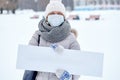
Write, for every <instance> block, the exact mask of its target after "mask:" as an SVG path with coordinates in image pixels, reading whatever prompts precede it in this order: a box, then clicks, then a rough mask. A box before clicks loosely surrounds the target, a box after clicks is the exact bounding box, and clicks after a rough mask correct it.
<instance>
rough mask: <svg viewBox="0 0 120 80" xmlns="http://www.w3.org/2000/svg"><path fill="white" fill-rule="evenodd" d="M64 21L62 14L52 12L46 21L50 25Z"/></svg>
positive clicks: (56, 24) (57, 24)
mask: <svg viewBox="0 0 120 80" xmlns="http://www.w3.org/2000/svg"><path fill="white" fill-rule="evenodd" d="M63 22H64V16H63V15H58V14H53V15H49V16H48V23H49V24H50V25H51V26H54V27H56V26H59V25H60V24H62V23H63Z"/></svg>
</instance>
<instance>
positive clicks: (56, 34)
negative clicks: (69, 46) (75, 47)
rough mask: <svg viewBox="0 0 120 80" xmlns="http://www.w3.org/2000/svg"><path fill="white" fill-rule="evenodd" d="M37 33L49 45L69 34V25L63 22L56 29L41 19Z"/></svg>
mask: <svg viewBox="0 0 120 80" xmlns="http://www.w3.org/2000/svg"><path fill="white" fill-rule="evenodd" d="M38 28H39V31H40V32H41V37H42V38H43V39H44V40H46V41H48V42H51V43H56V42H59V41H62V40H64V39H65V38H66V37H67V36H68V35H69V34H70V30H71V27H70V24H69V23H68V21H64V23H63V24H61V25H60V26H58V27H52V26H50V25H49V24H47V22H46V21H45V19H42V20H41V21H40V23H39V25H38Z"/></svg>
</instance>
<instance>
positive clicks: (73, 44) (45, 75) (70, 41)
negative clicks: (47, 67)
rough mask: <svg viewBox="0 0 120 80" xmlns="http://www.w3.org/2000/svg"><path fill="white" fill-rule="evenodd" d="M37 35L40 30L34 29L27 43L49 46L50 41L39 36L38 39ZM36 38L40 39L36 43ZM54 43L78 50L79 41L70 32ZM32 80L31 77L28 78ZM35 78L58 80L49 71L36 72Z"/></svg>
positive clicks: (74, 77) (75, 76)
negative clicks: (64, 37)
mask: <svg viewBox="0 0 120 80" xmlns="http://www.w3.org/2000/svg"><path fill="white" fill-rule="evenodd" d="M38 35H40V31H36V32H35V33H34V35H33V36H32V38H31V40H30V41H29V45H33V46H38V45H39V46H45V47H50V45H51V44H53V43H50V42H47V41H45V40H44V39H42V37H40V39H38ZM38 40H40V42H39V44H38ZM56 44H58V45H61V46H63V47H64V48H65V49H74V50H80V46H79V43H78V42H77V41H76V38H75V36H74V34H72V33H71V34H70V35H69V36H68V37H67V38H66V39H64V40H63V41H60V42H57V43H56ZM78 78H79V76H78V75H73V76H72V80H78ZM29 80H32V79H29ZM35 80H59V79H58V78H57V76H56V74H55V73H49V72H38V73H37V76H36V79H35Z"/></svg>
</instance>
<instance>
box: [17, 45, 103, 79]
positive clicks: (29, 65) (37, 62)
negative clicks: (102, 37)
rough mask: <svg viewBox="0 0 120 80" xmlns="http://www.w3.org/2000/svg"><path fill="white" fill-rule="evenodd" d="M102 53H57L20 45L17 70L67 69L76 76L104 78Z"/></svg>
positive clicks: (78, 51) (48, 48)
mask: <svg viewBox="0 0 120 80" xmlns="http://www.w3.org/2000/svg"><path fill="white" fill-rule="evenodd" d="M103 57H104V55H103V54H102V53H96V52H85V51H80V50H68V49H64V51H63V52H62V53H56V52H55V51H54V50H53V49H52V48H50V47H38V46H30V45H19V47H18V55H17V65H16V66H17V68H18V69H24V70H35V71H43V72H53V73H54V72H55V71H56V70H57V69H65V70H67V71H68V72H70V73H71V74H74V75H86V76H98V77H102V72H103Z"/></svg>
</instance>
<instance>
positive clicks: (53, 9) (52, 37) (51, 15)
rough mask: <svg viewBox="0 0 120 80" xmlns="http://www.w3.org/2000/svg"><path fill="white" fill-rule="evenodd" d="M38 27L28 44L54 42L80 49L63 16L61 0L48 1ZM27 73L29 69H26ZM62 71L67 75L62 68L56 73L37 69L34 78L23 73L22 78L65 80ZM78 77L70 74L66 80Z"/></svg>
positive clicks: (49, 43) (76, 79) (48, 45)
mask: <svg viewBox="0 0 120 80" xmlns="http://www.w3.org/2000/svg"><path fill="white" fill-rule="evenodd" d="M38 28H39V30H38V31H36V32H35V33H34V35H33V36H32V39H31V40H30V42H29V44H30V45H34V46H45V47H50V46H51V45H52V44H56V45H60V46H62V47H64V48H65V49H74V50H79V49H80V46H79V44H78V42H77V41H76V38H75V36H74V34H72V33H71V27H70V24H69V23H68V21H67V20H66V16H65V7H64V5H63V4H62V2H61V0H51V1H50V3H49V4H48V5H47V7H46V10H45V15H44V19H42V20H41V21H40V23H39V26H38ZM38 35H40V36H38ZM29 73H30V71H28V74H29ZM64 73H65V74H67V75H69V73H68V72H67V71H65V70H62V69H58V70H56V73H50V72H40V71H39V72H37V73H36V75H35V76H34V79H26V77H27V76H28V75H27V73H25V74H24V80H65V78H64V76H65V75H63V74H64ZM78 78H79V76H77V75H70V76H69V77H68V78H67V80H78Z"/></svg>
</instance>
